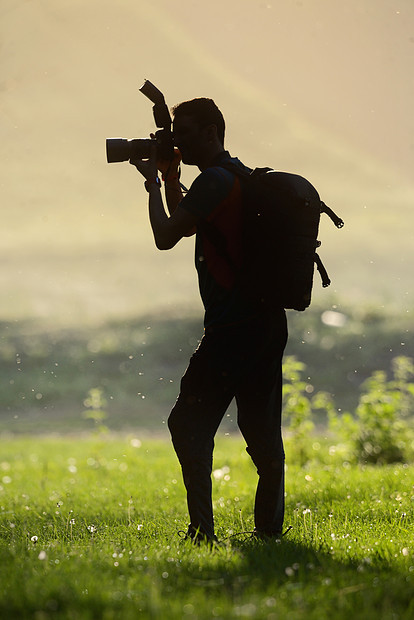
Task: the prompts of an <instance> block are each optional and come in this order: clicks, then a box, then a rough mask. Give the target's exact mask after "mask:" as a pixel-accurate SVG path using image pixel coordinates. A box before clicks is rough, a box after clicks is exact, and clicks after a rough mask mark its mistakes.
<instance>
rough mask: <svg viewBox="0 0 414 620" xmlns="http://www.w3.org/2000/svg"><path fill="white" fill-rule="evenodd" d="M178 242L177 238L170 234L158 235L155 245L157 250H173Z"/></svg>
mask: <svg viewBox="0 0 414 620" xmlns="http://www.w3.org/2000/svg"><path fill="white" fill-rule="evenodd" d="M176 243H177V241H176V240H173V239H171V237H168V236H164V235H158V236H156V237H155V246H156V248H157V250H171V248H173V247H174V246H175V244H176Z"/></svg>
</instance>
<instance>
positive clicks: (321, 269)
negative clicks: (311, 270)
mask: <svg viewBox="0 0 414 620" xmlns="http://www.w3.org/2000/svg"><path fill="white" fill-rule="evenodd" d="M315 263H316V268H317V270H318V271H319V274H320V276H321V280H322V286H323V288H326V287H327V286H329V285H330V283H331V280H330V278H329V276H328V272H327V271H326V269H325V265H324V264H323V262H322V261H321V259H320V256H319V254H317V253H316V252H315Z"/></svg>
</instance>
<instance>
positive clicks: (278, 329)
mask: <svg viewBox="0 0 414 620" xmlns="http://www.w3.org/2000/svg"><path fill="white" fill-rule="evenodd" d="M260 338H261V339H262V341H261V340H260ZM260 338H258V337H257V336H256V343H257V345H256V346H253V347H252V355H253V356H254V357H255V364H254V366H253V367H252V368H251V371H250V372H249V373H248V374H247V375H246V377H245V379H244V381H243V382H242V383H241V385H240V387H239V388H238V390H237V392H236V401H237V405H238V423H239V427H240V430H241V432H242V434H243V436H244V438H245V440H246V443H247V452H248V453H249V454H250V456H251V457H252V460H253V462H254V464H255V465H256V467H257V473H258V475H259V480H258V485H257V491H256V499H255V509H254V518H255V527H256V530H257V531H258V533H259V534H260V533H262V534H263V535H269V536H275V535H278V534H280V532H281V531H282V527H283V518H284V457H285V455H284V450H283V441H282V432H281V413H282V357H283V351H284V348H285V345H286V340H287V327H286V317H285V314H284V312H283V313H281V314H280V316H279V317H277V316H276V317H275V319H274V320H272V321H271V323H269V325H267V326H263V331H262V334H261V337H260Z"/></svg>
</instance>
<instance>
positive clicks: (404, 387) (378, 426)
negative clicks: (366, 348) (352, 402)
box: [330, 356, 414, 464]
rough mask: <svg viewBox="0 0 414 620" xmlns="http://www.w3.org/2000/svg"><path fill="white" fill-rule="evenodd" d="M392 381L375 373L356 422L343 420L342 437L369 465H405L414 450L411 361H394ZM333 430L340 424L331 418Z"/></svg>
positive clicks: (364, 388)
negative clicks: (410, 420) (411, 416)
mask: <svg viewBox="0 0 414 620" xmlns="http://www.w3.org/2000/svg"><path fill="white" fill-rule="evenodd" d="M392 374H393V377H392V378H391V379H390V380H388V377H387V374H386V373H385V372H384V371H382V370H377V371H375V372H374V373H373V374H372V375H371V376H370V377H369V378H368V379H367V380H366V381H365V382H364V383H363V384H362V393H361V396H360V399H359V403H358V406H357V409H356V412H355V413H356V416H355V419H353V418H352V417H351V416H350V415H349V414H348V415H346V416H344V417H343V418H342V420H341V423H342V429H343V433H344V434H345V435H346V436H347V437H348V439H349V440H350V441H351V445H352V449H353V451H354V455H355V456H356V458H357V459H358V460H359V461H362V462H367V463H379V464H385V463H396V462H404V461H405V460H407V459H408V458H409V456H410V454H411V453H412V451H413V448H414V433H413V431H412V428H411V424H410V423H409V420H408V418H409V416H410V414H411V413H412V411H413V410H414V382H413V379H414V364H413V361H412V359H411V358H408V357H405V356H399V357H396V358H394V359H393V360H392ZM330 421H331V428H333V427H334V426H335V425H336V429H338V423H337V421H336V422H335V421H334V419H333V418H331V420H330Z"/></svg>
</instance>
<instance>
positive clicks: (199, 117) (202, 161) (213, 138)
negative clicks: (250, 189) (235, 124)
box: [172, 97, 225, 167]
mask: <svg viewBox="0 0 414 620" xmlns="http://www.w3.org/2000/svg"><path fill="white" fill-rule="evenodd" d="M172 114H173V118H174V121H173V132H174V143H175V145H176V146H177V147H178V148H179V150H180V151H181V155H182V158H183V162H184V163H185V164H196V165H199V166H201V167H203V166H205V165H206V162H207V163H208V160H209V159H212V158H213V157H214V156H215V155H217V154H218V153H219V152H221V151H223V150H224V132H225V123H224V118H223V115H222V113H221V112H220V110H219V109H218V107H217V106H216V104H215V103H214V101H213V100H212V99H207V98H204V97H200V98H197V99H192V100H190V101H184V102H183V103H179V104H178V105H176V106H174V108H173V109H172Z"/></svg>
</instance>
